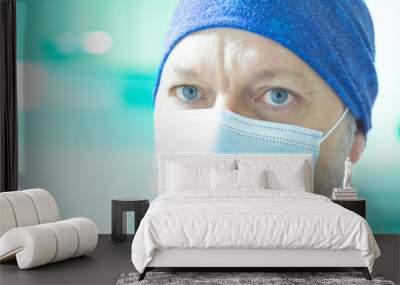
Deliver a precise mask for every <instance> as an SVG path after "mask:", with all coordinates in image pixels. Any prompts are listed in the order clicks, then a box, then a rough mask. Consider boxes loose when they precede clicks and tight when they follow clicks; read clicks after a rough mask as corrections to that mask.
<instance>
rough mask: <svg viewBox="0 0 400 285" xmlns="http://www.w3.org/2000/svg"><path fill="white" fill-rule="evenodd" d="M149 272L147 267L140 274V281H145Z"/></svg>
mask: <svg viewBox="0 0 400 285" xmlns="http://www.w3.org/2000/svg"><path fill="white" fill-rule="evenodd" d="M147 271H148V269H147V267H145V269H144V270H143V272H142V273H140V274H139V278H138V281H142V280H143V279H144V277H145V276H146V273H147Z"/></svg>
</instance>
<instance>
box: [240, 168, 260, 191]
mask: <svg viewBox="0 0 400 285" xmlns="http://www.w3.org/2000/svg"><path fill="white" fill-rule="evenodd" d="M235 172H236V183H237V189H240V188H267V176H266V173H267V172H266V170H265V169H262V170H236V171H235Z"/></svg>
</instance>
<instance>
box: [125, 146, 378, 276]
mask: <svg viewBox="0 0 400 285" xmlns="http://www.w3.org/2000/svg"><path fill="white" fill-rule="evenodd" d="M171 163H172V164H171ZM175 164H181V165H182V166H184V167H185V168H189V169H190V167H192V166H195V167H201V169H208V167H213V168H217V169H229V171H230V169H231V168H232V169H239V170H243V173H245V174H246V173H253V172H255V171H259V170H260V169H266V171H269V172H268V175H269V176H268V179H267V180H268V181H269V182H270V185H272V186H274V187H272V188H273V189H271V187H269V188H268V187H266V189H263V188H249V187H247V188H246V187H244V188H240V189H237V188H235V189H232V188H226V189H224V188H219V189H214V188H213V187H215V183H214V184H213V185H214V186H212V187H211V188H210V185H208V184H202V183H203V181H207V180H208V179H211V178H210V177H209V176H208V174H205V173H206V172H205V171H203V172H201V171H200V172H199V173H200V174H199V175H197V176H198V177H197V176H194V177H190V173H189V174H188V173H185V175H186V176H187V177H186V180H187V181H185V179H183V182H182V181H181V183H176V184H174V182H176V181H174V179H175V180H179V179H180V178H179V177H178V178H177V177H174V175H173V173H171V170H169V169H172V168H171V165H175ZM300 166H301V167H300ZM300 170H301V171H300ZM181 171H183V172H184V168H182V169H181ZM246 171H250V172H246ZM207 173H208V172H207ZM214 175H216V174H214ZM238 175H239V174H238ZM237 177H239V176H237ZM237 177H236V179H238V178H237ZM312 177H313V168H312V160H311V155H308V154H262V155H260V154H210V153H163V154H161V155H160V158H159V181H158V185H159V186H158V190H159V194H160V195H159V196H158V197H157V198H156V199H155V200H154V201H153V203H152V204H151V206H150V208H149V210H148V211H147V213H146V215H145V217H144V218H143V220H142V222H141V224H140V226H139V228H138V230H137V232H136V234H135V237H134V240H133V243H132V262H133V264H134V266H135V267H136V269H137V270H138V271H139V272H141V273H142V275H141V277H140V278H143V277H144V274H145V273H146V271H148V270H149V269H151V268H155V267H169V268H170V267H237V268H243V267H354V268H361V269H362V271H363V273H364V275H365V276H366V278H370V276H369V272H371V271H372V267H373V263H374V260H375V259H376V258H377V257H378V256H379V255H380V251H379V248H378V246H377V244H376V242H375V239H374V237H373V235H372V233H371V230H370V228H369V226H368V224H367V222H366V221H365V220H364V219H363V218H362V217H360V216H359V215H357V214H355V213H353V212H351V211H349V210H347V209H345V208H343V207H341V206H339V205H337V204H335V203H333V202H332V201H330V199H328V198H326V197H324V196H320V195H316V194H313V179H312ZM196 179H197V180H199V181H200V182H197V184H195V186H196V187H197V188H196V189H194V188H193V187H191V189H186V188H185V187H188V186H186V184H185V183H191V181H192V180H196ZM212 179H215V178H212ZM171 180H172V181H171ZM235 181H236V182H238V180H235ZM250 183H252V182H250ZM171 185H172V186H171ZM266 186H268V185H266ZM174 187H176V188H174ZM280 187H281V188H282V187H286V188H287V187H291V188H292V189H279V188H280ZM177 189H178V190H179V191H176V190H177Z"/></svg>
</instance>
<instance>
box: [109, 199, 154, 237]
mask: <svg viewBox="0 0 400 285" xmlns="http://www.w3.org/2000/svg"><path fill="white" fill-rule="evenodd" d="M111 208H112V211H111V239H112V240H113V241H123V240H125V239H126V212H128V211H133V212H135V232H136V231H137V229H138V227H139V224H140V221H141V220H142V218H143V217H144V214H146V211H147V209H148V208H149V199H147V198H137V197H115V198H112V201H111Z"/></svg>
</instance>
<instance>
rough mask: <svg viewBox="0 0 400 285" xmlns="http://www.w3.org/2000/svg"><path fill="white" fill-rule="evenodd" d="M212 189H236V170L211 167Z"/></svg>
mask: <svg viewBox="0 0 400 285" xmlns="http://www.w3.org/2000/svg"><path fill="white" fill-rule="evenodd" d="M211 189H212V190H221V189H224V190H226V189H228V190H235V189H236V170H234V169H216V168H212V169H211Z"/></svg>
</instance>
